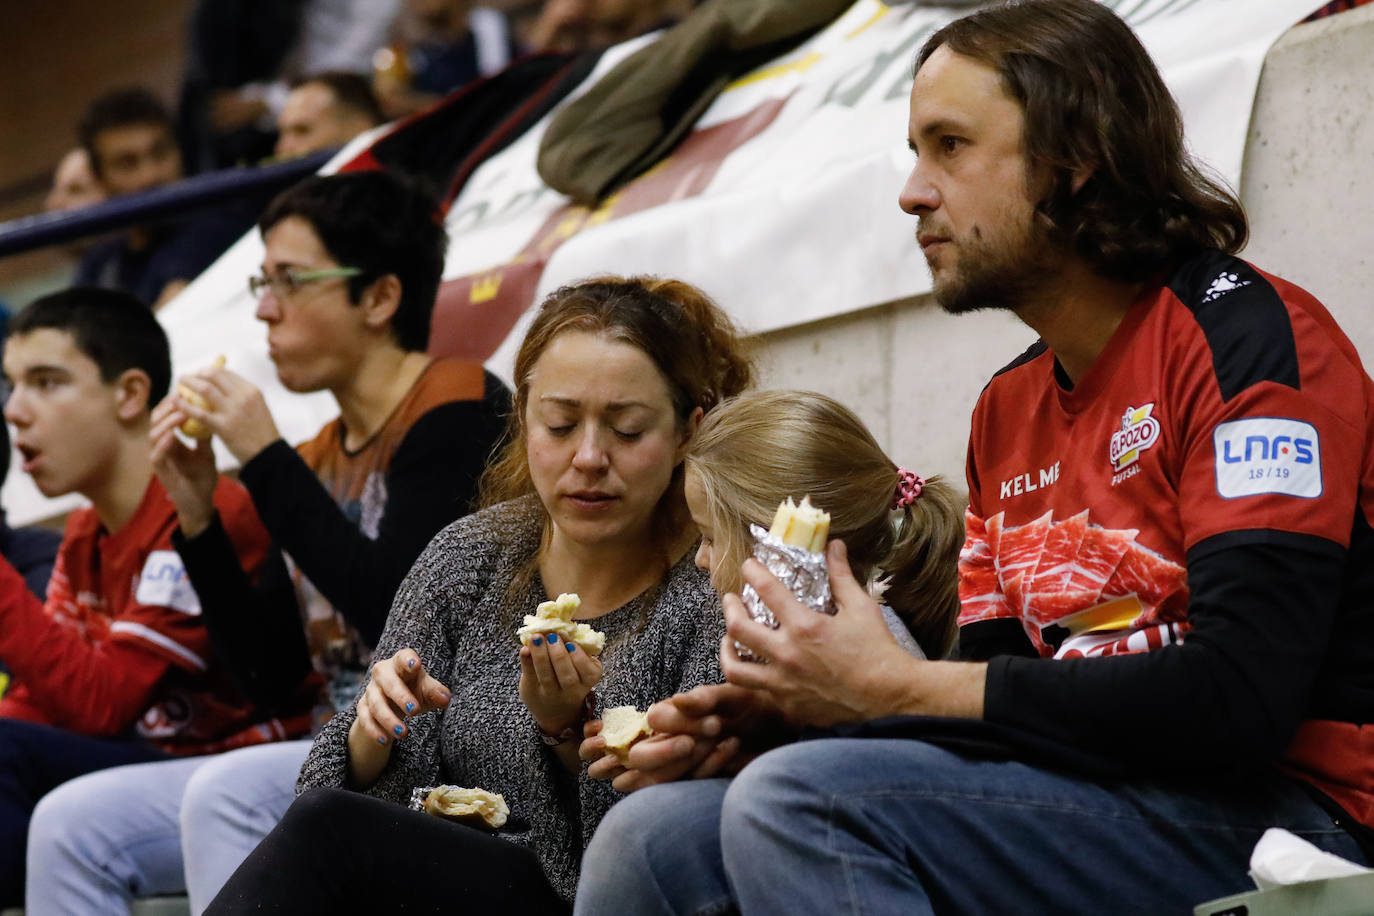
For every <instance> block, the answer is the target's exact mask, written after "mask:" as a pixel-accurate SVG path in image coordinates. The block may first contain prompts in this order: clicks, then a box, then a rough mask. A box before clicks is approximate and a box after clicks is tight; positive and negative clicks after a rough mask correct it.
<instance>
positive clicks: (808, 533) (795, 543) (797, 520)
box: [768, 496, 830, 553]
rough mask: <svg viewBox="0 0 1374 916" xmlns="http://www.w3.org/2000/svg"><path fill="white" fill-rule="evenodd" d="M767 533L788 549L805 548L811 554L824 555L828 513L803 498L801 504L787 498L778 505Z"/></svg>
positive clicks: (828, 527)
mask: <svg viewBox="0 0 1374 916" xmlns="http://www.w3.org/2000/svg"><path fill="white" fill-rule="evenodd" d="M768 533H769V534H770V535H772V536H773V537H775V538H777V539H778V540H780V541H782V542H783V543H784V544H786V545H788V546H789V547H805V548H806V549H807V550H808V551H810V552H811V553H825V538H826V536H827V535H828V534H830V513H829V512H822V511H821V510H820V509H817V508H816V507H815V506H813V505H811V497H809V496H803V497H802V501H801V504H800V505H798V504H797V503H794V502H792V497H790V496H789V497H787V499H785V500H784V501H783V502H780V503H778V511H777V512H776V513H774V515H773V525H772V527H770V528H769V529H768Z"/></svg>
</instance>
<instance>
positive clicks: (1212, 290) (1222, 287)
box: [1202, 271, 1250, 303]
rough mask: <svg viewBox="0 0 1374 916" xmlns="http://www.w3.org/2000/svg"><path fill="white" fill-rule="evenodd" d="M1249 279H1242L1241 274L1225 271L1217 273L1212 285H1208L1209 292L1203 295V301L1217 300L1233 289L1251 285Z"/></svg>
mask: <svg viewBox="0 0 1374 916" xmlns="http://www.w3.org/2000/svg"><path fill="white" fill-rule="evenodd" d="M1249 285H1250V281H1249V280H1242V279H1241V278H1240V274H1237V273H1232V272H1231V271H1224V272H1222V273H1220V274H1218V275H1217V277H1216V279H1214V280H1213V281H1212V285H1211V286H1209V287H1207V292H1206V293H1205V294H1204V295H1203V297H1202V301H1203V302H1204V303H1207V302H1215V301H1217V300H1218V299H1220V298H1221V297H1222V296H1224V295H1226V294H1227V293H1229V292H1231V291H1232V290H1236V289H1240V288H1241V287H1242V286H1249Z"/></svg>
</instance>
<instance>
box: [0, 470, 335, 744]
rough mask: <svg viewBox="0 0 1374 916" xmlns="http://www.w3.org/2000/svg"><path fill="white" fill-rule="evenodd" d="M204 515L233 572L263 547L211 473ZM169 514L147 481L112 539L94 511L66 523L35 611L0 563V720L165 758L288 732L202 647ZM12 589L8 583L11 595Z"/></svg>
mask: <svg viewBox="0 0 1374 916" xmlns="http://www.w3.org/2000/svg"><path fill="white" fill-rule="evenodd" d="M214 500H215V507H216V509H217V510H218V511H219V513H220V516H221V518H223V519H224V525H225V529H226V530H227V531H228V533H229V537H230V539H231V541H232V543H233V545H234V547H235V549H236V550H237V551H238V555H239V558H240V561H241V562H242V563H243V564H244V567H245V568H246V569H249V570H253V571H254V572H256V570H257V569H258V567H259V566H261V564H262V562H263V559H264V557H265V555H266V552H267V550H268V546H269V540H268V537H267V532H266V531H264V530H263V528H262V525H261V523H260V522H259V521H258V517H257V513H256V512H255V511H254V510H253V505H252V502H251V501H250V499H249V497H248V494H247V492H246V491H245V490H244V489H243V487H241V486H239V485H238V484H237V483H235V482H233V481H231V480H229V479H227V478H224V477H221V478H220V480H219V483H218V484H217V486H216V488H215V496H214ZM176 524H177V520H176V511H175V508H174V507H173V506H172V503H171V501H170V500H169V499H168V498H167V494H166V491H164V490H163V488H162V485H161V483H159V482H158V481H157V479H156V478H154V479H153V480H152V481H151V482H150V483H149V484H148V489H147V490H146V491H145V493H144V495H143V499H142V501H141V502H140V503H139V505H138V508H137V509H136V510H135V511H134V514H133V516H132V517H131V518H130V519H129V521H128V522H127V523H125V524H124V525H123V527H121V528H120V529H119V530H118V531H114V532H109V531H106V530H105V528H104V527H103V526H102V525H101V523H100V519H99V518H98V517H97V516H96V514H95V510H93V509H90V508H84V509H78V510H76V511H75V512H73V513H72V514H71V515H70V516H69V517H68V519H67V528H66V533H65V535H64V536H63V539H62V546H61V548H60V549H59V551H58V555H57V564H56V566H55V568H54V569H53V575H52V580H51V582H50V583H49V586H48V595H47V600H46V602H45V603H41V604H40V603H39V602H38V601H37V600H36V599H35V598H33V596H32V595H30V594H28V592H27V590H26V589H23V588H22V585H23V581H22V580H20V579H19V578H18V575H17V574H16V573H14V572H13V570H12V569H10V568H9V566H8V564H5V565H4V566H3V567H0V580H5V581H4V582H3V584H4V586H5V587H4V588H3V589H2V590H0V592H2V593H3V594H5V595H7V596H8V597H7V598H6V600H5V601H4V602H0V646H2V647H3V649H4V656H5V658H6V659H7V660H8V661H9V662H10V666H11V668H12V669H13V671H14V676H15V685H14V687H13V689H11V690H10V691H9V692H8V693H7V694H6V695H5V698H4V699H3V700H0V716H9V717H15V718H23V719H29V720H32V721H39V722H44V723H47V724H50V725H55V726H58V727H60V728H65V729H69V730H71V731H74V732H78V733H80V734H87V735H95V736H113V735H121V734H126V733H129V732H137V733H138V734H139V735H140V736H141V737H142V738H144V739H145V740H147V741H148V742H149V743H151V744H154V745H156V746H158V747H160V748H162V749H163V750H166V751H168V752H170V753H179V754H204V753H211V752H214V751H221V750H228V749H230V748H234V747H243V746H246V745H249V744H257V743H260V742H263V741H273V740H278V739H281V738H286V737H290V736H292V735H294V734H299V733H300V732H301V731H302V730H303V729H304V728H305V727H306V726H307V724H308V720H307V719H305V718H302V719H301V720H300V721H295V722H282V721H278V720H276V719H271V720H266V721H264V719H263V717H261V716H260V715H259V714H258V713H257V712H256V711H255V710H254V709H253V707H252V705H251V704H250V703H249V702H248V701H247V700H246V699H245V698H244V696H243V694H242V693H240V692H239V690H238V689H237V688H236V687H235V686H234V685H233V683H232V681H231V680H230V678H229V677H228V674H227V672H226V671H225V669H224V668H223V666H221V665H220V664H218V663H217V662H216V660H215V658H214V657H213V655H212V653H211V651H210V641H209V637H208V635H207V634H206V631H205V624H204V622H203V621H202V619H201V607H200V598H199V597H198V596H197V594H196V592H195V590H194V589H193V588H192V587H191V583H190V580H189V579H188V577H187V575H186V571H185V568H184V567H183V565H182V562H181V558H180V557H179V556H178V555H177V553H176V551H175V550H173V549H172V543H171V534H172V531H173V530H174V529H175V528H176ZM16 586H18V587H16Z"/></svg>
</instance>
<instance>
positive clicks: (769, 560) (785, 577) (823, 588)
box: [735, 525, 835, 662]
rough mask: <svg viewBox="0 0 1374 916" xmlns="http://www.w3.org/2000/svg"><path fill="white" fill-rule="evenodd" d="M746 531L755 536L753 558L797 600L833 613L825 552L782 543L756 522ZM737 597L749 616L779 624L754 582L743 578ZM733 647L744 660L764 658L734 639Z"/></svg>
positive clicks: (762, 622)
mask: <svg viewBox="0 0 1374 916" xmlns="http://www.w3.org/2000/svg"><path fill="white" fill-rule="evenodd" d="M749 533H750V534H752V535H753V536H754V559H756V560H758V561H759V562H760V563H762V564H763V565H764V566H766V567H768V571H769V572H771V573H772V574H773V575H774V576H777V578H778V581H779V582H781V583H782V584H783V585H786V586H787V587H788V588H789V589H791V590H792V594H794V595H796V596H797V600H798V601H800V602H801V603H802V604H804V605H806V606H807V607H809V608H811V610H813V611H817V612H819V613H821V614H832V615H833V614H834V613H835V601H834V599H832V598H831V597H830V570H829V569H828V568H827V567H826V565H825V554H823V553H812V552H811V551H809V550H807V549H806V548H805V547H792V546H791V545H789V544H784V543H783V542H782V540H781V539H780V538H775V537H773V536H772V535H770V534H769V533H768V530H767V529H766V528H760V527H759V526H758V525H750V526H749ZM740 597H741V598H743V599H744V606H745V607H746V608H748V609H749V615H750V616H751V617H753V618H754V619H755V620H757V621H758V622H759V623H761V624H763V625H765V626H769V627H772V628H773V629H775V630H776V629H777V628H778V621H777V620H776V619H775V618H774V617H773V612H772V611H770V610H769V609H768V605H766V604H764V603H763V599H762V598H760V597H759V593H758V592H756V591H754V588H753V586H751V585H750V584H749V583H747V582H746V583H745V584H744V587H743V588H741V589H740ZM735 651H736V652H738V653H739V657H740V658H742V659H744V660H745V661H750V662H761V661H764V660H763V659H760V658H759V657H758V656H756V655H755V654H754V653H753V652H750V651H749V650H748V649H746V648H745V647H744V646H742V645H740V644H739V643H735Z"/></svg>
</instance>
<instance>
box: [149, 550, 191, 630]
mask: <svg viewBox="0 0 1374 916" xmlns="http://www.w3.org/2000/svg"><path fill="white" fill-rule="evenodd" d="M134 600H135V601H137V602H138V603H139V604H156V605H162V606H163V607H169V608H172V609H174V610H178V611H181V613H183V614H190V615H192V616H197V615H199V614H200V596H199V595H197V594H196V590H195V589H194V588H192V587H191V577H190V576H189V575H188V574H187V573H186V566H185V564H183V563H182V562H181V555H180V554H178V553H177V552H176V551H175V550H154V551H153V552H152V553H150V554H148V559H147V561H146V562H145V563H144V564H143V572H142V574H141V575H139V577H138V586H137V588H136V589H135V590H134Z"/></svg>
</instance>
